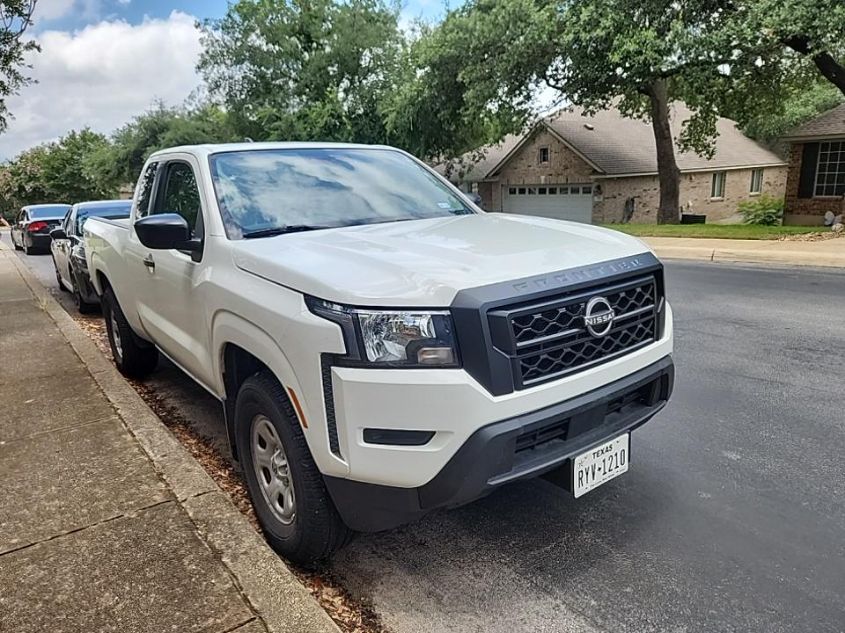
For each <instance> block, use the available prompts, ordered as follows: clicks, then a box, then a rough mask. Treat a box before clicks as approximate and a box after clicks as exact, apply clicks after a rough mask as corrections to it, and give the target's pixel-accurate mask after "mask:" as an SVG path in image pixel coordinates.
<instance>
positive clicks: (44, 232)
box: [12, 204, 70, 255]
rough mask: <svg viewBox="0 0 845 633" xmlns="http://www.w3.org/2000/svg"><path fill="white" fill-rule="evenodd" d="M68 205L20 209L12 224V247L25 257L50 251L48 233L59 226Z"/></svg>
mask: <svg viewBox="0 0 845 633" xmlns="http://www.w3.org/2000/svg"><path fill="white" fill-rule="evenodd" d="M69 209H70V205H69V204H31V205H28V206H26V207H24V208H23V209H21V211H20V213H19V214H18V217H17V219H15V223H14V224H12V245H14V247H15V248H16V249H17V250H21V249H23V251H24V252H25V253H26V254H27V255H32V254H33V253H35V252H36V251H40V252H42V253H47V252H49V251H50V239H51V238H50V231H52V230H53V229H54V228H56V227H57V226H59V223H60V222H61V221H62V218H64V217H65V215H66V214H67V212H68V210H69Z"/></svg>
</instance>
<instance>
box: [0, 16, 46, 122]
mask: <svg viewBox="0 0 845 633" xmlns="http://www.w3.org/2000/svg"><path fill="white" fill-rule="evenodd" d="M36 2H37V0H3V2H0V132H3V131H4V130H5V129H6V127H7V126H8V119H9V116H10V113H9V110H8V107H7V106H6V98H7V97H10V96H12V95H16V94H18V91H19V90H20V89H21V88H22V87H23V86H25V85H27V84H28V83H30V81H31V80H30V78H29V77H28V76H27V75H26V74H25V68H26V67H27V66H26V61H25V57H26V54H27V53H29V52H31V51H37V50H38V44H37V43H36V42H35V41H34V40H25V39H24V37H23V36H24V33H25V32H26V30H27V29H28V28H29V27H30V26H31V25H32V14H33V12H34V11H35V5H36Z"/></svg>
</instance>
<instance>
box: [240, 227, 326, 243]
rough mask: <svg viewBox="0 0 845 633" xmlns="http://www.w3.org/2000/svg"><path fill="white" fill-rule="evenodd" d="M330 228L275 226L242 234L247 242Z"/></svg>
mask: <svg viewBox="0 0 845 633" xmlns="http://www.w3.org/2000/svg"><path fill="white" fill-rule="evenodd" d="M330 228H332V227H330V226H317V225H314V224H289V225H287V226H274V227H272V228H269V229H256V230H255V231H246V232H245V233H243V234H242V236H241V237H243V238H244V239H245V240H248V239H251V238H254V237H273V236H274V235H284V234H285V233H301V232H303V231H317V230H319V229H330Z"/></svg>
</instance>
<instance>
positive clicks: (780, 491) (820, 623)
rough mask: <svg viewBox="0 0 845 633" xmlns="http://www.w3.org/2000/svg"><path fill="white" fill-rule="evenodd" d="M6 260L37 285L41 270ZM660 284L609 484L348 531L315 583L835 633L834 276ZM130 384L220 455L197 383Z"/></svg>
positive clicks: (419, 602)
mask: <svg viewBox="0 0 845 633" xmlns="http://www.w3.org/2000/svg"><path fill="white" fill-rule="evenodd" d="M21 257H22V258H26V257H25V256H24V255H21ZM26 259H27V260H37V261H35V262H31V261H30V263H31V264H32V265H33V267H34V268H35V269H36V271H37V272H38V273H39V276H40V277H41V278H42V279H44V280H45V281H47V282H48V283H49V282H50V277H51V276H52V271H51V270H48V271H47V272H45V266H48V265H49V266H52V264H51V263H50V258H49V257H40V258H39V257H30V258H26ZM41 260H43V261H41ZM667 275H668V283H669V297H670V300H671V301H672V304H673V306H674V309H675V316H676V324H675V327H676V355H675V360H676V363H677V372H678V373H677V382H676V392H675V396H674V399H673V401H672V402H671V403H670V405H669V406H668V407H667V408H666V410H665V411H664V412H663V413H661V414H660V415H659V416H658V417H657V418H655V419H654V420H653V421H651V422H650V423H649V424H647V425H646V426H645V427H643V428H642V429H640V430H638V431H637V432H635V433H634V435H633V438H632V456H631V460H632V463H631V468H630V470H629V472H628V473H627V474H625V475H624V476H622V477H620V478H618V479H616V480H614V481H612V482H610V483H608V484H606V485H605V486H602V487H601V488H599V489H597V490H595V491H593V492H591V493H589V494H588V495H586V496H584V497H582V498H581V499H578V500H574V499H572V497H571V496H570V495H569V494H568V493H566V492H565V491H563V490H562V489H561V488H560V487H559V486H557V485H556V483H555V476H554V475H552V476H550V477H547V478H545V479H541V480H536V481H530V482H525V483H519V484H515V485H512V486H510V487H507V488H505V489H502V490H500V491H499V492H497V493H495V494H493V495H491V496H490V497H488V498H486V499H483V500H481V501H479V502H476V503H474V504H471V505H469V506H466V507H464V508H460V509H457V510H453V511H449V512H445V511H444V512H438V513H436V514H433V515H431V516H429V517H427V518H426V519H424V520H423V521H421V522H419V523H416V524H413V525H410V526H406V527H404V528H400V529H398V530H394V531H391V532H387V533H382V534H376V535H366V536H361V537H359V538H358V539H357V540H356V541H355V542H353V543H352V544H351V545H350V546H349V547H348V548H347V549H346V550H344V551H343V552H341V553H340V555H339V556H338V557H337V559H336V560H335V562H334V564H333V567H332V569H331V571H332V573H333V574H334V575H335V576H336V577H337V578H339V579H340V581H341V582H342V584H344V585H345V586H346V587H347V588H348V589H349V590H350V591H351V592H352V593H353V595H355V596H357V597H359V598H361V599H363V600H365V601H368V602H370V603H371V604H372V605H373V606H374V608H375V610H376V611H377V612H378V613H379V614H380V615H381V616H382V618H383V621H384V623H385V624H386V625H387V627H388V628H389V629H391V630H393V631H396V632H397V633H399V632H414V633H415V632H420V633H423V632H424V633H440V632H444V633H445V632H449V633H451V632H459V631H460V632H466V631H485V632H502V633H506V632H507V633H512V632H514V631H532V632H533V631H556V632H557V631H592V630H599V631H612V632H613V633H629V632H630V633H647V632H650V631H655V632H657V631H660V632H667V631H671V632H681V631H689V632H693V631H707V632H708V633H711V632H722V631H724V632H728V631H731V632H733V631H736V632H743V633H745V632H757V631H759V632H761V633H763V632H765V633H778V632H781V631H802V632H803V631H813V633H822V632H830V633H833V632H842V631H845V460H843V457H842V452H843V449H845V382H843V378H845V274H843V273H841V272H838V271H837V272H829V271H820V270H811V269H801V270H777V269H764V268H751V267H740V266H727V265H720V264H681V263H677V262H670V263H668V264H667ZM53 285H55V281H54V280H53ZM149 385H150V386H151V387H152V388H153V389H155V390H158V391H159V393H160V394H161V395H162V397H163V398H165V399H166V401H167V402H168V403H169V404H171V405H173V406H175V407H177V408H178V409H179V410H180V411H181V412H182V414H183V415H184V416H185V417H186V418H188V419H189V421H190V422H191V424H192V425H193V426H194V427H195V429H196V430H197V431H198V432H200V433H201V434H203V435H205V436H207V437H209V438H211V440H212V441H213V442H215V443H216V444H217V445H218V446H223V445H224V443H225V442H224V439H223V435H222V429H223V427H222V421H221V416H220V413H219V405H218V404H217V403H216V402H214V401H213V400H211V399H210V398H209V397H208V396H207V395H206V394H205V393H204V392H203V391H202V390H201V389H200V388H198V387H195V386H194V385H192V384H191V383H190V382H189V381H188V380H187V379H186V378H185V377H184V376H182V375H181V374H180V373H179V372H178V371H177V370H175V369H173V368H172V367H165V369H164V371H162V372H160V373H157V374H156V376H155V377H154V378H153V379H152V380H151V381H150V383H149Z"/></svg>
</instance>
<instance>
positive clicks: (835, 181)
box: [814, 141, 845, 196]
mask: <svg viewBox="0 0 845 633" xmlns="http://www.w3.org/2000/svg"><path fill="white" fill-rule="evenodd" d="M814 195H816V196H843V195H845V141H826V142H824V143H819V162H818V166H817V167H816V187H815V190H814Z"/></svg>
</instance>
